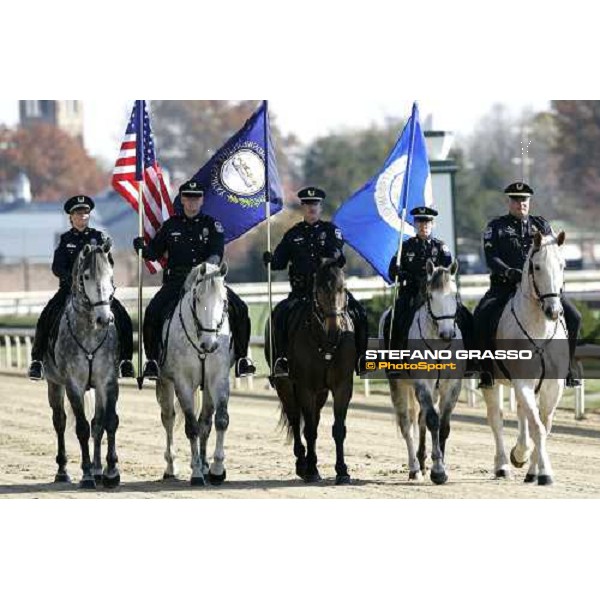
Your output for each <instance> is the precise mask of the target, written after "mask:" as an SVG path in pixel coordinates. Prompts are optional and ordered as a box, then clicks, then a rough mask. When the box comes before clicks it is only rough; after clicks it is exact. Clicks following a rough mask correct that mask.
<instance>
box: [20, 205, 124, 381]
mask: <svg viewBox="0 0 600 600" xmlns="http://www.w3.org/2000/svg"><path fill="white" fill-rule="evenodd" d="M64 210H65V212H66V213H67V214H68V215H69V220H70V222H71V225H72V227H71V229H69V231H67V232H66V233H63V234H62V235H61V236H60V242H59V244H58V247H57V248H56V250H55V251H54V260H53V261H52V272H53V273H54V275H56V277H58V280H59V288H58V292H56V294H55V295H54V296H53V297H52V298H51V299H50V301H49V302H48V304H47V305H46V307H45V308H44V310H43V311H42V314H41V315H40V318H39V319H38V322H37V326H36V329H35V339H34V341H33V348H32V349H31V365H30V366H29V379H32V380H34V381H38V380H40V379H43V378H44V369H43V363H42V360H43V357H44V353H45V351H46V349H47V346H48V339H49V337H50V332H51V331H52V330H53V328H54V327H55V326H56V325H57V324H58V319H59V317H60V315H61V314H62V311H63V309H64V307H65V305H66V302H67V298H68V296H69V294H70V292H71V283H72V281H71V271H72V270H73V265H74V264H75V261H76V260H77V256H78V255H79V252H80V251H81V249H82V248H83V247H84V246H85V245H86V244H91V245H94V244H95V245H97V246H101V245H102V244H104V243H105V242H106V241H107V240H108V237H107V236H106V235H105V234H104V233H102V232H101V231H98V230H97V229H93V228H92V227H88V223H89V220H90V213H91V211H92V210H94V201H93V200H92V199H91V198H90V197H89V196H73V197H72V198H69V199H68V200H67V201H66V202H65V204H64ZM108 258H109V261H110V264H111V265H113V264H114V263H113V258H112V256H111V255H110V254H109V255H108ZM110 308H111V311H112V313H113V315H114V317H115V326H116V328H117V332H118V334H119V346H120V351H121V352H120V360H121V362H120V365H119V374H120V376H121V377H134V376H135V373H134V371H133V364H132V363H131V358H132V355H133V328H132V325H131V319H130V318H129V315H128V314H127V311H126V310H125V308H124V307H123V305H122V304H121V303H120V302H119V301H118V300H117V299H116V298H113V300H112V302H111V305H110Z"/></svg>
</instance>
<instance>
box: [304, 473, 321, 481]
mask: <svg viewBox="0 0 600 600" xmlns="http://www.w3.org/2000/svg"><path fill="white" fill-rule="evenodd" d="M302 479H303V480H304V483H318V482H319V481H321V475H319V472H318V471H314V472H311V473H306V474H305V475H304V477H303V478H302Z"/></svg>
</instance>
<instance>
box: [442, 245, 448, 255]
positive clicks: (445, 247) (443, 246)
mask: <svg viewBox="0 0 600 600" xmlns="http://www.w3.org/2000/svg"><path fill="white" fill-rule="evenodd" d="M442 252H445V253H446V254H450V248H448V245H447V244H442Z"/></svg>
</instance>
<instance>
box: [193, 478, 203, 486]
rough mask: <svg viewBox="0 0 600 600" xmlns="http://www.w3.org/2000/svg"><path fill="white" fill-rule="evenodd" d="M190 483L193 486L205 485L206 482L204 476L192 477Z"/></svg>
mask: <svg viewBox="0 0 600 600" xmlns="http://www.w3.org/2000/svg"><path fill="white" fill-rule="evenodd" d="M190 484H191V486H192V487H204V486H205V485H206V482H205V481H204V477H192V478H191V479H190Z"/></svg>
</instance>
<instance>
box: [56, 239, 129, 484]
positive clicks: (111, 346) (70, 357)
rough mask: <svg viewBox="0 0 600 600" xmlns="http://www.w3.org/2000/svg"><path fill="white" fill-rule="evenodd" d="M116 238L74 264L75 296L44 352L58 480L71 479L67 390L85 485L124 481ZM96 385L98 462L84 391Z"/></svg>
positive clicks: (86, 249) (88, 249)
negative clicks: (112, 254)
mask: <svg viewBox="0 0 600 600" xmlns="http://www.w3.org/2000/svg"><path fill="white" fill-rule="evenodd" d="M110 245H111V243H110V240H108V241H107V242H106V243H105V244H103V245H102V246H90V245H89V244H88V245H86V246H84V247H83V249H82V250H81V252H80V254H79V256H78V258H77V261H76V263H75V266H74V268H73V282H72V289H71V295H70V296H69V299H68V300H67V305H66V308H65V312H64V313H63V315H62V318H61V320H60V324H59V327H58V334H57V338H56V343H55V344H54V347H52V344H49V348H48V350H47V351H46V355H45V357H44V365H45V366H46V380H47V382H48V400H49V401H50V407H51V408H52V422H53V424H54V429H55V430H56V435H57V438H58V454H57V456H56V462H57V463H58V472H57V474H56V477H55V481H56V482H68V481H70V478H69V475H68V473H67V470H66V465H67V455H66V451H65V427H66V420H67V416H66V412H65V403H64V396H65V392H66V394H67V398H68V400H69V406H70V408H71V409H72V412H73V415H74V418H75V432H76V434H77V439H78V440H79V445H80V447H81V468H82V470H83V476H82V479H81V481H80V484H79V485H80V487H82V488H91V489H93V488H95V487H96V481H100V480H101V481H102V482H103V484H104V485H105V486H106V487H114V486H117V485H118V484H119V482H120V474H119V469H118V467H117V462H118V458H117V450H116V440H115V438H116V432H117V427H118V425H119V417H118V416H117V399H118V396H119V384H118V373H117V369H118V362H119V361H118V357H119V342H118V336H117V330H116V328H115V325H114V323H113V321H114V319H113V315H112V312H111V310H110V302H111V300H112V297H113V294H114V291H115V287H114V285H113V270H112V267H111V265H110V262H109V260H108V253H109V251H110ZM90 387H91V388H93V389H94V390H95V409H94V416H93V419H92V422H91V429H92V432H93V436H94V463H93V465H92V462H91V461H90V451H89V439H90V423H89V422H88V416H87V415H86V409H85V400H84V395H85V392H86V390H87V389H89V388H90ZM105 430H106V434H107V438H108V452H107V455H106V468H105V469H104V471H102V460H101V456H100V453H101V445H102V437H103V435H104V431H105Z"/></svg>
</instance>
